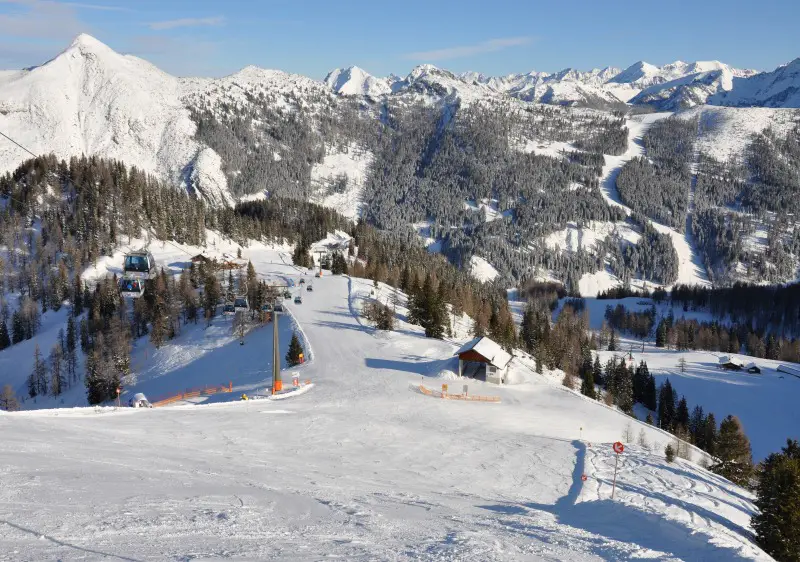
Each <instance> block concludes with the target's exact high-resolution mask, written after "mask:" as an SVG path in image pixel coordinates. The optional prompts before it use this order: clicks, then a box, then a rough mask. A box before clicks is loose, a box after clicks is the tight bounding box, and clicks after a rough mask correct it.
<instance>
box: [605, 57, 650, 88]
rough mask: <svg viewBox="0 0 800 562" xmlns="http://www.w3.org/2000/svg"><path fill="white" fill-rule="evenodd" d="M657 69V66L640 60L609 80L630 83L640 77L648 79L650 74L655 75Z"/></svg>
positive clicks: (640, 78)
mask: <svg viewBox="0 0 800 562" xmlns="http://www.w3.org/2000/svg"><path fill="white" fill-rule="evenodd" d="M658 71H659V68H658V67H657V66H655V65H652V64H650V63H647V62H644V61H641V60H640V61H638V62H635V63H633V64H632V65H630V66H629V67H628V68H626V69H625V70H623V71H622V72H620V73H619V74H617V75H616V76H614V77H613V78H611V79H610V80H609V81H610V82H616V83H618V84H630V83H633V82H637V81H639V80H642V79H649V78H651V77H652V76H655V75H656V74H657V73H658Z"/></svg>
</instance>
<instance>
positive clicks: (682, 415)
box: [675, 396, 689, 430]
mask: <svg viewBox="0 0 800 562" xmlns="http://www.w3.org/2000/svg"><path fill="white" fill-rule="evenodd" d="M675 426H676V427H682V428H683V429H685V430H688V429H689V405H688V404H687V402H686V397H685V396H681V399H680V402H678V407H677V409H676V410H675Z"/></svg>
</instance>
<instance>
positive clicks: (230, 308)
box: [222, 302, 236, 316]
mask: <svg viewBox="0 0 800 562" xmlns="http://www.w3.org/2000/svg"><path fill="white" fill-rule="evenodd" d="M222 314H224V315H226V316H232V315H234V314H236V307H235V306H234V305H233V303H232V302H226V303H225V304H224V305H223V307H222Z"/></svg>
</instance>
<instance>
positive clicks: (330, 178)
mask: <svg viewBox="0 0 800 562" xmlns="http://www.w3.org/2000/svg"><path fill="white" fill-rule="evenodd" d="M371 162H372V153H371V152H369V151H366V150H362V149H360V148H359V147H358V146H355V145H351V146H349V147H347V149H346V150H345V151H343V152H340V151H338V150H336V151H330V152H328V154H326V155H325V157H324V158H323V160H322V162H321V163H319V164H315V165H314V167H313V168H312V170H311V185H312V187H314V188H315V190H316V191H315V193H314V195H313V196H312V199H313V200H314V201H315V202H317V203H319V204H320V205H324V206H325V207H330V208H331V209H335V210H336V211H338V212H339V213H341V214H342V215H343V216H345V217H347V218H349V219H352V220H358V218H359V217H360V216H361V204H362V200H363V192H364V182H365V181H366V178H367V171H368V170H369V165H370V163H371ZM345 179H346V185H345V186H344V189H338V188H337V185H339V184H340V183H341V182H342V181H343V180H345Z"/></svg>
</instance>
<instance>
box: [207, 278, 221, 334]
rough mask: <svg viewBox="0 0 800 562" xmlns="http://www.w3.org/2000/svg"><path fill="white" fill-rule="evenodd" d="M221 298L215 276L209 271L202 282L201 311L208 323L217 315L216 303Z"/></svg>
mask: <svg viewBox="0 0 800 562" xmlns="http://www.w3.org/2000/svg"><path fill="white" fill-rule="evenodd" d="M221 296H222V289H221V287H220V285H219V281H218V280H217V277H216V275H214V272H213V271H209V272H208V273H207V274H206V277H205V279H204V280H203V310H204V312H205V317H206V320H207V321H208V322H211V319H212V318H214V316H216V314H217V303H218V302H219V299H220V297H221Z"/></svg>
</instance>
